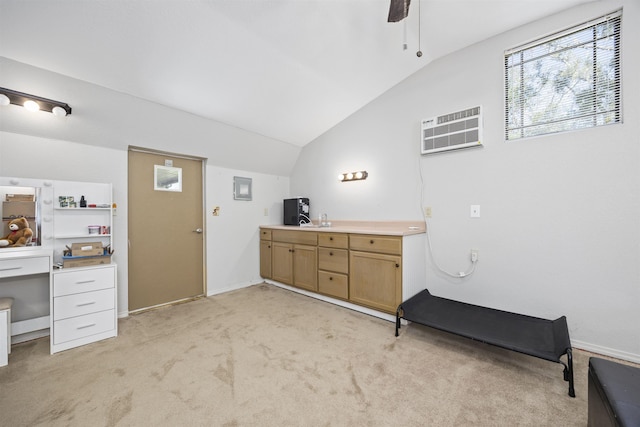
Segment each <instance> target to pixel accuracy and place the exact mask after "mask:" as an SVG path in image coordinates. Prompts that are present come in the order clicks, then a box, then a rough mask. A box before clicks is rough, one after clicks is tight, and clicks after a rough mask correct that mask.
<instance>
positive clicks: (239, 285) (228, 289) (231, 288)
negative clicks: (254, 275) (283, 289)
mask: <svg viewBox="0 0 640 427" xmlns="http://www.w3.org/2000/svg"><path fill="white" fill-rule="evenodd" d="M263 282H264V281H263V280H259V281H257V282H246V283H237V284H235V285H231V286H227V287H226V288H224V289H213V290H211V291H208V292H207V296H208V297H211V296H214V295H219V294H224V293H226V292H231V291H237V290H238V289H242V288H248V287H249V286H253V285H259V284H260V283H263Z"/></svg>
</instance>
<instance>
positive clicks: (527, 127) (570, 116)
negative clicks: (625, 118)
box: [504, 10, 622, 140]
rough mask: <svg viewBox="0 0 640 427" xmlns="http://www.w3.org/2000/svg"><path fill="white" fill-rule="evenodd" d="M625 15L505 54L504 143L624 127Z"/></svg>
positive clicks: (618, 12)
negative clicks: (615, 125) (622, 46)
mask: <svg viewBox="0 0 640 427" xmlns="http://www.w3.org/2000/svg"><path fill="white" fill-rule="evenodd" d="M621 19H622V11H621V10H620V11H617V12H615V13H612V14H609V15H606V16H603V17H601V18H598V19H595V20H593V21H590V22H587V23H585V24H582V25H579V26H577V27H574V28H570V29H568V30H566V31H562V32H561V33H556V34H554V35H552V36H549V37H545V38H544V39H541V40H536V41H534V42H532V43H529V44H527V45H524V46H520V47H517V48H514V49H511V50H509V51H506V52H505V60H504V63H505V98H506V99H505V138H506V140H514V139H520V138H527V137H532V136H539V135H546V134H550V133H555V132H564V131H572V130H577V129H584V128H590V127H595V126H603V125H608V124H612V123H621V122H622V112H621V103H622V102H621V76H620V44H621V31H620V27H621Z"/></svg>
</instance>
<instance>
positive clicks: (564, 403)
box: [0, 284, 591, 426]
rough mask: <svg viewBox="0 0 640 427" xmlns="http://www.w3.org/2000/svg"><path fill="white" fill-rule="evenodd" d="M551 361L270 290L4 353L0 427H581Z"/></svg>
mask: <svg viewBox="0 0 640 427" xmlns="http://www.w3.org/2000/svg"><path fill="white" fill-rule="evenodd" d="M589 356H591V354H590V353H587V352H584V351H580V350H576V351H575V352H574V366H575V380H576V394H577V397H576V398H575V399H574V398H570V397H569V396H568V395H567V383H566V382H565V381H563V379H562V365H560V364H557V363H552V362H547V361H544V360H540V359H536V358H533V357H530V356H525V355H521V354H517V353H513V352H509V351H506V350H502V349H499V348H496V347H492V346H488V345H485V344H481V343H477V342H474V341H472V340H468V339H464V338H460V337H456V336H454V335H451V334H446V333H442V332H438V331H435V330H432V329H429V328H425V327H421V326H418V325H408V326H405V327H403V328H402V329H401V334H400V337H399V338H396V337H395V336H394V323H393V322H388V321H385V320H381V319H378V318H375V317H371V316H368V315H365V314H361V313H358V312H354V311H351V310H348V309H345V308H342V307H338V306H335V305H332V304H329V303H325V302H322V301H318V300H315V299H313V298H309V297H306V296H303V295H300V294H297V293H295V292H291V291H288V290H284V289H281V288H278V287H275V286H272V285H267V284H261V285H256V286H251V287H249V288H245V289H241V290H237V291H234V292H229V293H226V294H222V295H217V296H213V297H209V298H203V299H199V300H196V301H192V302H189V303H185V304H180V305H175V306H171V307H165V308H161V309H157V310H154V311H149V312H146V313H142V314H138V315H134V316H130V317H128V318H125V319H121V320H120V321H119V336H118V337H117V338H112V339H109V340H105V341H101V342H98V343H94V344H90V345H87V346H84V347H79V348H75V349H71V350H67V351H64V352H61V353H58V354H55V355H50V354H49V339H48V338H43V339H39V340H34V341H30V342H27V343H23V344H18V345H15V346H13V351H12V353H11V355H10V358H9V365H8V366H6V367H3V368H0V425H2V426H558V425H562V426H585V425H586V423H587V366H588V358H589Z"/></svg>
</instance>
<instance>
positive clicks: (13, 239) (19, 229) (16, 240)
mask: <svg viewBox="0 0 640 427" xmlns="http://www.w3.org/2000/svg"><path fill="white" fill-rule="evenodd" d="M9 230H10V231H9V234H8V235H7V236H6V237H3V238H2V239H0V248H2V247H12V246H27V244H29V243H30V242H31V237H33V231H32V230H31V229H30V228H29V221H27V219H26V218H16V219H13V220H11V221H10V222H9Z"/></svg>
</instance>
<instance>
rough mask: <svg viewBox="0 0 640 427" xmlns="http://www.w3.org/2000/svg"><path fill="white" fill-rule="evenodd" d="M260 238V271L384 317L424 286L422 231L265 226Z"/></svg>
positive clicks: (346, 305) (276, 280)
mask: <svg viewBox="0 0 640 427" xmlns="http://www.w3.org/2000/svg"><path fill="white" fill-rule="evenodd" d="M260 238H261V241H260V251H261V252H260V264H261V265H260V271H261V275H262V277H265V278H270V279H271V280H273V281H275V282H279V283H284V284H287V285H291V286H295V287H298V288H301V289H305V290H309V291H313V292H315V293H316V294H317V297H318V298H320V299H324V300H330V301H331V302H333V303H335V304H338V305H344V306H345V307H349V308H354V305H355V306H356V309H358V308H357V307H360V309H361V310H362V311H363V312H367V313H369V314H373V315H376V316H379V317H383V318H386V317H385V316H388V315H389V314H391V315H394V314H395V312H396V309H397V308H398V305H400V304H401V303H402V301H404V300H406V299H408V298H410V297H411V296H413V295H415V294H416V293H418V292H419V291H421V290H422V289H424V287H425V269H424V259H425V257H426V254H425V244H424V243H425V242H424V238H425V235H424V233H415V234H411V235H377V234H362V233H357V232H336V231H332V230H322V231H315V230H304V231H303V230H283V229H281V228H269V227H265V228H262V229H261V230H260ZM265 242H269V243H270V244H271V247H270V248H269V247H268V246H267V244H266V243H265ZM269 249H270V251H269ZM269 256H270V258H269ZM269 270H270V272H271V276H270V277H268V276H267V274H268V272H269Z"/></svg>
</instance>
